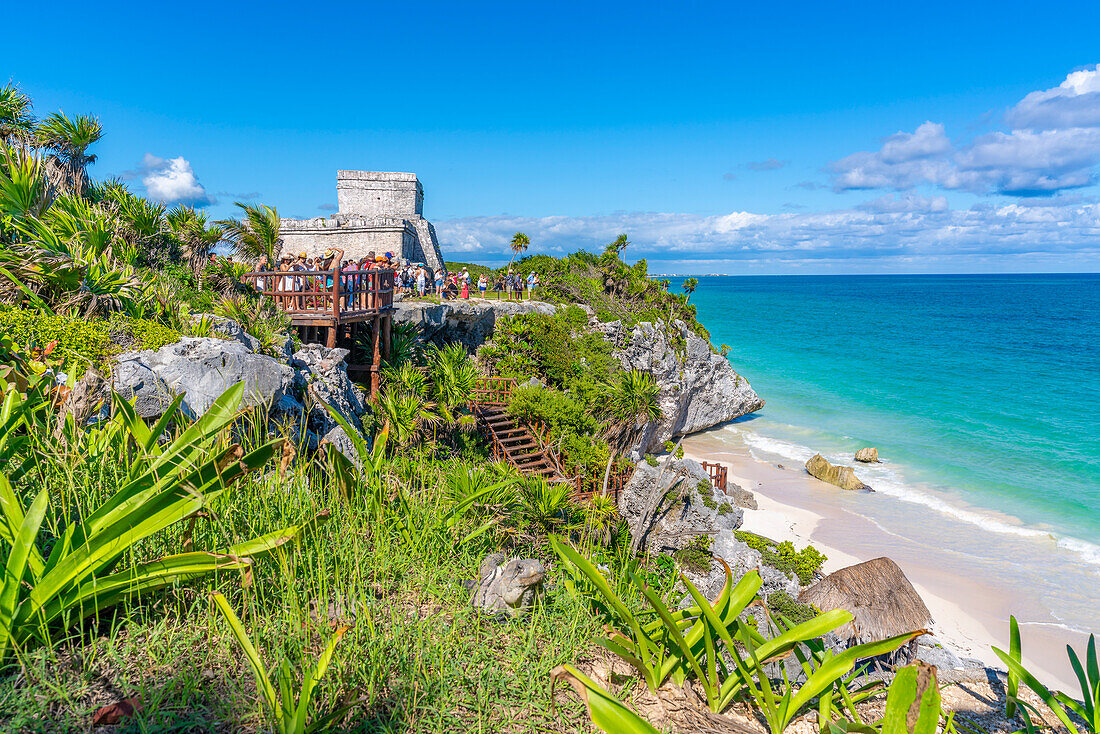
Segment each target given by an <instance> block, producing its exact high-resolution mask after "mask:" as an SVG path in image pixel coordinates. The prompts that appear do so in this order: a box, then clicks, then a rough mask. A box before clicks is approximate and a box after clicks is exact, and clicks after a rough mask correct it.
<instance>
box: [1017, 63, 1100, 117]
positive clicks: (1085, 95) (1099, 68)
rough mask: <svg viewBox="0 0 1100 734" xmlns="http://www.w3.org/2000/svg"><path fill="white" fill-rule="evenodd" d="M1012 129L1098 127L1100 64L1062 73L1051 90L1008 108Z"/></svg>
mask: <svg viewBox="0 0 1100 734" xmlns="http://www.w3.org/2000/svg"><path fill="white" fill-rule="evenodd" d="M1006 120H1007V122H1008V124H1009V125H1011V126H1012V127H1013V128H1014V129H1022V128H1029V129H1033V130H1049V129H1063V128H1069V127H1097V126H1100V64H1097V65H1096V66H1095V67H1093V68H1091V69H1087V68H1086V69H1082V70H1081V71H1075V72H1072V73H1071V74H1068V75H1067V76H1066V79H1065V81H1063V82H1062V83H1061V84H1059V85H1058V86H1057V87H1054V88H1053V89H1046V90H1043V91H1039V92H1032V93H1031V94H1029V95H1027V96H1026V97H1024V98H1023V99H1022V100H1020V102H1019V103H1018V104H1017V105H1016V106H1015V107H1013V108H1012V109H1011V110H1009V113H1008V115H1007V117H1006Z"/></svg>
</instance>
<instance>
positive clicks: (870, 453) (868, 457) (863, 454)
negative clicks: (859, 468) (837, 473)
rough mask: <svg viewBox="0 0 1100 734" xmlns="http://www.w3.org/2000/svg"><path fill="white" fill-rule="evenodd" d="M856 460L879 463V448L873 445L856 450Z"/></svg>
mask: <svg viewBox="0 0 1100 734" xmlns="http://www.w3.org/2000/svg"><path fill="white" fill-rule="evenodd" d="M856 461H861V462H863V463H864V464H877V463H878V449H876V448H873V447H867V448H863V449H860V450H859V451H857V452H856Z"/></svg>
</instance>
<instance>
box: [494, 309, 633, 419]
mask: <svg viewBox="0 0 1100 734" xmlns="http://www.w3.org/2000/svg"><path fill="white" fill-rule="evenodd" d="M587 323H588V317H587V315H586V314H585V313H584V311H582V310H581V309H579V308H576V307H570V308H566V309H562V310H559V311H557V312H556V313H554V314H553V315H547V314H541V313H531V314H520V315H518V316H512V317H509V318H504V319H498V320H497V322H496V326H495V331H494V333H493V338H492V340H490V341H489V342H488V343H486V344H485V345H484V346H483V347H482V348H481V349H480V350H479V352H478V358H479V359H480V360H481V362H482V364H483V365H485V367H486V368H487V369H488V371H489V372H495V373H496V374H499V375H501V376H503V377H516V378H520V379H523V380H526V379H529V378H531V377H538V378H539V379H541V380H543V381H544V382H546V383H547V384H548V385H550V386H551V387H555V388H557V389H560V390H566V389H568V390H569V392H571V393H572V394H573V395H575V396H576V397H577V398H578V399H579V400H581V401H582V402H583V403H585V404H589V403H591V402H592V401H593V400H594V399H595V395H596V393H597V392H598V390H599V386H600V385H601V384H603V383H606V382H607V381H608V380H610V379H611V378H612V375H613V373H614V371H615V369H617V367H616V363H615V361H614V360H613V359H612V357H611V352H612V345H611V344H610V343H609V342H608V341H607V340H606V339H605V338H604V337H603V336H601V335H600V334H594V333H592V332H590V331H589V330H588V329H587Z"/></svg>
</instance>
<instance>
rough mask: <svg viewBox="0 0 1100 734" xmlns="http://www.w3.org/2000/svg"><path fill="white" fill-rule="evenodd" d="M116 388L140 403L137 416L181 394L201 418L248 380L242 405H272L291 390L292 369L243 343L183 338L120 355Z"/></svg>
mask: <svg viewBox="0 0 1100 734" xmlns="http://www.w3.org/2000/svg"><path fill="white" fill-rule="evenodd" d="M116 359H117V364H116V365H115V368H114V370H113V380H112V387H113V388H114V390H115V392H117V393H118V394H119V395H121V396H122V397H123V398H125V399H127V400H130V399H133V400H134V401H135V405H136V409H137V412H138V415H140V416H141V417H143V418H153V417H156V416H159V415H161V414H162V413H163V412H164V410H165V408H167V407H168V405H169V404H170V403H171V402H172V400H173V398H174V397H175V396H176V395H180V394H182V395H184V396H185V397H184V400H183V403H182V404H181V408H182V410H183V411H184V413H185V414H187V415H189V416H191V417H197V416H200V415H202V414H203V413H205V412H206V410H207V409H208V408H209V407H210V406H211V405H212V404H213V402H214V401H215V400H216V399H217V398H218V397H219V396H220V395H221V394H222V393H223V392H225V391H226V389H228V388H229V387H231V386H232V385H234V384H236V383H238V382H243V383H244V399H243V401H242V407H252V406H256V405H266V406H268V407H271V406H272V405H275V404H278V403H279V402H280V400H281V399H282V398H283V397H284V396H286V395H288V394H289V393H290V392H291V389H292V382H293V379H292V378H293V370H291V368H290V367H289V366H288V365H286V364H283V363H282V362H279V361H278V360H276V359H273V358H272V357H268V356H266V355H262V354H255V353H254V352H253V351H252V350H251V349H250V348H249V347H247V346H246V345H245V344H243V343H241V342H239V341H227V340H225V339H215V338H211V337H184V338H182V339H181V340H180V341H178V342H176V343H175V344H166V345H165V346H163V347H161V348H160V349H158V350H155V351H153V350H141V351H133V352H125V353H123V354H120V355H118V357H117V358H116Z"/></svg>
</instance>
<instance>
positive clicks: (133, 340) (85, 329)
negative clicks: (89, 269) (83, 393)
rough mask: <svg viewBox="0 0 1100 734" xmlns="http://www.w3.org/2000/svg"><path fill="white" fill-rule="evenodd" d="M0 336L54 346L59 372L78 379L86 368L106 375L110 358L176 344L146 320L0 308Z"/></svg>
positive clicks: (166, 332) (174, 336) (171, 334)
mask: <svg viewBox="0 0 1100 734" xmlns="http://www.w3.org/2000/svg"><path fill="white" fill-rule="evenodd" d="M0 333H3V334H7V335H8V336H10V337H11V338H12V340H14V341H15V342H17V343H18V344H20V345H22V346H27V347H43V346H45V345H46V344H49V343H50V342H52V341H56V342H57V347H56V348H55V350H54V356H57V357H60V358H61V359H62V360H63V362H62V369H63V370H65V371H66V372H69V373H70V374H72V375H75V376H76V377H80V376H81V375H82V374H84V372H85V371H86V370H87V369H88V368H89V367H93V366H94V367H95V368H96V369H98V370H100V371H102V372H105V373H109V372H110V365H109V361H110V357H111V356H112V355H115V354H118V353H119V352H123V351H126V350H129V349H159V348H160V347H162V346H164V345H165V344H171V343H173V342H176V341H179V338H180V335H179V333H178V332H176V331H173V330H172V329H169V328H167V327H166V326H162V325H160V324H158V323H156V322H155V321H149V320H148V319H134V318H130V317H129V316H126V315H124V314H114V315H113V316H112V317H111V318H110V319H89V318H85V317H83V316H67V315H64V314H52V315H51V314H46V313H43V312H41V311H38V310H37V309H31V308H10V307H4V308H0Z"/></svg>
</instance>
